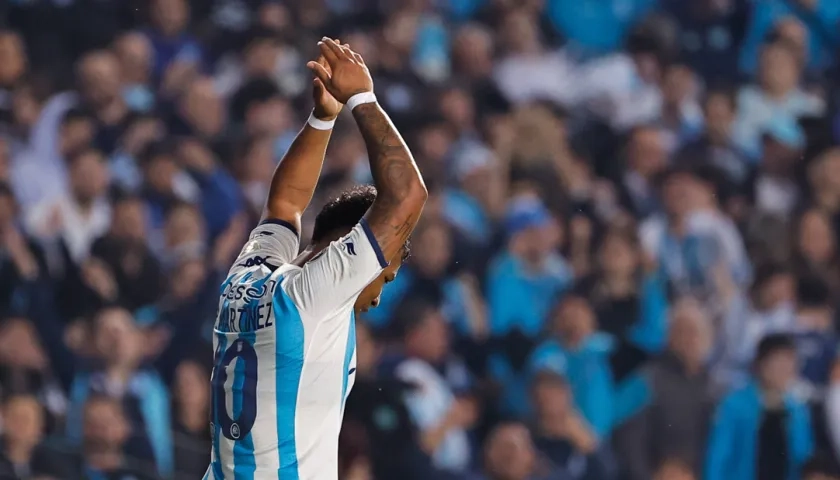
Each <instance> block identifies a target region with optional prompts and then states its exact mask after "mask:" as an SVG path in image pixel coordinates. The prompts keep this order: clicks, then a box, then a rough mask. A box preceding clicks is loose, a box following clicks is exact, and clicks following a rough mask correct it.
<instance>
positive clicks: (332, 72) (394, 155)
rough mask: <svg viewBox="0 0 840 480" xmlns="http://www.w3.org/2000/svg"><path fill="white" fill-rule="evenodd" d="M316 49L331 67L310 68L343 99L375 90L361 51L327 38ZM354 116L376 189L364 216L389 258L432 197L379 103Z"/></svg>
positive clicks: (312, 65) (311, 65)
mask: <svg viewBox="0 0 840 480" xmlns="http://www.w3.org/2000/svg"><path fill="white" fill-rule="evenodd" d="M318 47H319V48H320V49H321V55H322V56H323V57H324V59H325V60H326V63H327V66H328V67H329V70H327V68H325V66H324V65H321V64H318V63H316V62H310V63H309V64H308V66H309V68H311V69H312V71H313V72H314V73H315V76H316V77H318V79H320V80H321V82H322V83H323V84H324V86H325V87H326V88H327V90H328V91H329V92H330V93H331V94H332V95H333V96H334V97H335V98H336V99H337V100H338V101H339V102H341V103H347V101H348V100H350V98H352V97H353V96H355V95H357V94H362V93H368V92H370V93H372V92H373V80H372V79H371V76H370V72H369V71H368V68H367V66H365V62H364V60H363V59H362V56H361V55H359V54H358V53H356V52H354V51H353V50H351V49H350V48H349V46H347V45H344V46H342V45H339V44H338V42H336V41H334V40H332V39H330V38H327V37H324V38H323V39H321V41H320V42H318ZM353 117H355V119H356V123H357V124H358V125H359V130H360V131H361V132H362V137H364V140H365V144H366V146H367V151H368V157H369V158H370V170H371V172H372V173H373V183H374V184H375V185H376V189H377V194H376V201H374V202H373V205H372V206H371V207H370V210H368V212H367V215H366V216H365V218H366V220H367V222H368V224H369V225H370V228H371V230H372V231H373V235H374V236H375V237H376V240H377V242H378V243H379V246H380V247H381V249H382V253H383V254H384V256H385V259H386V260H387V261H389V262H390V261H391V260H393V259H394V257H395V255H397V254H398V253H399V252H400V251H401V249H402V246H403V244H405V241H406V239H407V238H408V236H409V235H410V234H411V232H412V230H414V226H415V225H416V224H417V219H418V218H420V212H421V211H422V210H423V205H424V204H425V203H426V197H427V196H428V193H427V192H426V185H425V184H424V183H423V177H421V176H420V172H419V170H417V165H415V164H414V159H413V158H412V156H411V152H409V151H408V147H407V146H406V144H405V142H404V141H403V139H402V137H401V136H400V134H399V132H397V129H396V128H394V124H393V123H391V119H389V118H388V115H386V114H385V112H384V111H383V110H382V108H381V107H380V106H379V105H378V104H377V103H375V102H374V103H363V104H361V105H358V106H356V107H355V108H353Z"/></svg>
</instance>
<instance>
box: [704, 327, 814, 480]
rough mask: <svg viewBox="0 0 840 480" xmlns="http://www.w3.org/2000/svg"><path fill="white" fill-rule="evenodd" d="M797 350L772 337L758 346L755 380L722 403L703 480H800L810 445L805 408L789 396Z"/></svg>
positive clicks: (782, 337) (783, 337)
mask: <svg viewBox="0 0 840 480" xmlns="http://www.w3.org/2000/svg"><path fill="white" fill-rule="evenodd" d="M796 375H797V357H796V345H795V344H794V342H793V340H792V339H791V338H789V337H788V336H786V335H782V334H771V335H768V336H766V337H764V339H762V340H761V342H760V343H759V345H758V350H757V353H756V358H755V364H754V374H753V380H752V381H751V382H750V383H749V384H748V385H746V386H744V387H743V388H740V389H737V390H735V391H733V392H731V393H730V394H729V395H727V396H726V397H724V399H723V400H722V401H721V403H720V405H718V408H717V411H716V412H715V418H714V420H713V424H712V430H711V434H710V435H709V445H708V450H707V455H706V469H705V470H706V471H705V478H706V479H707V480H753V479H755V480H758V479H761V480H773V479H779V480H799V479H800V469H801V468H802V465H803V464H804V463H805V462H806V461H807V460H808V458H809V457H810V456H811V453H812V451H813V449H814V439H813V434H812V431H811V419H810V415H809V413H808V407H807V406H806V405H805V404H804V403H803V402H802V401H800V400H798V399H797V398H796V397H794V396H793V395H792V394H791V393H790V389H791V387H792V385H793V383H794V381H795V379H796Z"/></svg>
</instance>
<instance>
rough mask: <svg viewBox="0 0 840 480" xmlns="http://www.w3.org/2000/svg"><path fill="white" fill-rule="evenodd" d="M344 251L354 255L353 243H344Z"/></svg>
mask: <svg viewBox="0 0 840 480" xmlns="http://www.w3.org/2000/svg"><path fill="white" fill-rule="evenodd" d="M344 249H345V250H347V253H348V254H350V255H355V254H356V245H355V244H354V243H353V242H350V241H347V242H344Z"/></svg>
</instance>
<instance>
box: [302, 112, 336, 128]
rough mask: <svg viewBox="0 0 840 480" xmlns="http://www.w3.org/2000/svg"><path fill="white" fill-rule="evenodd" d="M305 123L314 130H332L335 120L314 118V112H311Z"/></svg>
mask: <svg viewBox="0 0 840 480" xmlns="http://www.w3.org/2000/svg"><path fill="white" fill-rule="evenodd" d="M306 123H308V124H309V126H310V127H312V128H314V129H315V130H332V128H333V125H335V119H334V118H333V119H332V120H321V119H319V118H315V112H312V113H310V114H309V120H307V121H306Z"/></svg>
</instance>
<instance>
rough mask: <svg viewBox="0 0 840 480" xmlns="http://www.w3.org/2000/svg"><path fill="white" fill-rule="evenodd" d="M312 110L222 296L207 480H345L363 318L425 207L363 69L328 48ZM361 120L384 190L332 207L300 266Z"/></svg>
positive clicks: (357, 60)
mask: <svg viewBox="0 0 840 480" xmlns="http://www.w3.org/2000/svg"><path fill="white" fill-rule="evenodd" d="M319 47H320V50H321V55H322V58H321V59H320V61H318V62H309V64H307V66H308V67H309V68H310V69H311V70H313V72H314V74H315V77H316V78H315V79H314V80H313V84H314V97H315V104H316V107H315V109H314V111H313V113H312V116H310V118H309V121H308V122H307V125H306V126H304V127H303V130H301V132H300V133H299V134H298V136H297V138H296V139H295V140H294V142H292V145H291V147H290V148H289V151H288V153H287V154H286V156H285V157H284V159H283V161H281V162H280V165H279V166H278V167H277V170H275V173H274V177H273V179H272V182H271V187H270V190H269V196H268V201H267V202H266V206H265V210H264V213H263V219H262V222H261V223H260V225H259V226H258V227H257V228H255V229H254V230H253V232H252V233H251V235H250V238H249V239H248V241H247V243H246V244H245V247H244V248H243V249H242V253H241V254H240V255H239V257H238V258H237V259H236V261H235V263H234V266H233V267H232V268H231V270H230V272H229V274H228V277H227V279H226V280H225V282H224V283H223V285H222V287H221V289H220V291H219V310H218V312H219V314H218V317H217V319H216V322H215V325H214V332H213V344H214V349H215V355H214V367H213V374H212V379H211V383H212V392H213V394H212V395H213V406H212V416H211V418H212V424H211V434H212V439H213V442H212V444H213V448H212V455H211V461H210V466H209V467H208V469H207V473H205V475H204V479H205V480H211V479H212V480H225V479H227V480H233V479H236V480H245V479H257V480H267V479H277V478H282V479H306V480H335V479H337V478H338V436H339V431H340V429H341V424H342V418H343V416H344V406H345V401H346V400H347V395H348V394H349V393H350V390H351V389H352V387H353V380H354V378H355V377H354V373H355V371H356V366H355V365H356V360H355V357H356V354H355V350H356V334H355V318H354V315H355V314H356V312H360V311H365V310H367V309H369V308H371V307H375V306H376V305H377V304H378V303H379V295H380V294H381V292H382V287H383V286H384V284H385V283H387V282H390V281H392V280H393V279H394V278H395V276H396V274H397V270H398V269H399V267H400V265H401V263H402V259H403V256H404V255H405V252H406V241H407V239H408V236H409V235H410V234H411V232H412V231H413V230H414V226H415V225H416V223H417V220H418V219H419V217H420V213H421V211H422V209H423V205H424V204H425V202H426V198H427V195H428V194H427V191H426V187H425V185H424V183H423V179H422V177H421V176H420V173H419V171H418V169H417V166H416V165H415V163H414V160H413V158H412V156H411V153H410V152H409V151H408V147H407V146H406V145H405V142H404V141H403V140H402V137H400V134H399V133H398V132H397V131H396V129H395V128H394V126H393V123H391V121H390V119H389V118H388V116H387V115H386V114H385V112H384V111H383V110H382V108H380V106H379V105H378V104H377V103H376V96H375V95H374V94H373V81H372V80H371V77H370V72H369V71H368V69H367V67H366V66H365V64H364V61H363V60H362V57H361V56H360V55H359V54H357V53H355V52H353V51H351V50H350V49H349V47H347V46H346V45H344V46H341V45H339V44H337V43H336V42H335V41H333V40H332V39H328V38H326V37H325V38H324V39H322V41H321V42H319ZM345 104H346V105H347V108H348V109H350V110H351V111H352V112H353V117H354V118H355V120H356V124H357V125H358V127H359V130H360V131H361V134H362V137H363V138H364V140H365V144H366V146H367V150H368V157H369V159H370V166H371V172H372V174H373V179H374V183H375V185H376V189H374V188H373V187H366V188H365V187H363V188H359V189H356V190H353V191H350V192H347V193H345V194H344V195H342V196H341V197H339V198H338V199H336V200H334V201H333V202H330V203H329V204H327V205H326V206H325V207H324V208H323V209H322V210H321V213H320V214H319V215H318V217H317V218H316V220H315V229H314V231H313V234H312V242H311V243H310V245H309V246H308V247H307V248H306V249H305V250H304V251H303V252H302V253H301V254H300V255H298V248H299V242H300V240H299V232H300V228H301V226H300V218H301V215H302V214H303V212H304V210H305V209H306V207H307V206H308V204H309V202H310V201H311V200H312V194H313V192H314V190H315V185H316V183H317V181H318V177H319V176H320V172H321V166H322V165H323V161H324V154H325V152H326V148H327V143H328V141H329V137H330V133H331V130H332V126H333V124H334V121H335V118H336V117H337V116H338V113H339V111H340V110H341V108H342V106H343V105H345Z"/></svg>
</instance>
